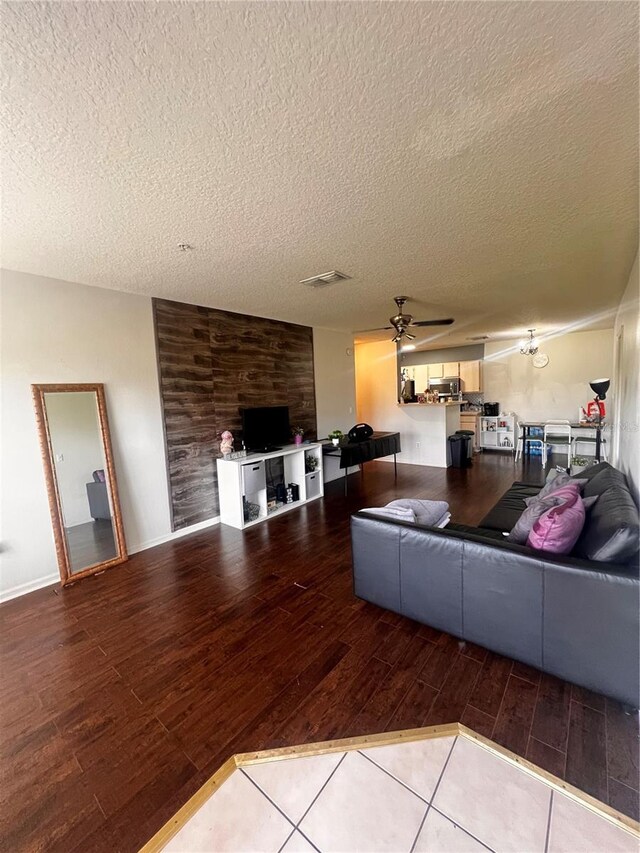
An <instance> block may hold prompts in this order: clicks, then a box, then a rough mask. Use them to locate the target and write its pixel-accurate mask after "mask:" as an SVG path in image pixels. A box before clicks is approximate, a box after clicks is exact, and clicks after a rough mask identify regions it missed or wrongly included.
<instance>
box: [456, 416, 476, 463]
mask: <svg viewBox="0 0 640 853" xmlns="http://www.w3.org/2000/svg"><path fill="white" fill-rule="evenodd" d="M460 429H470V430H472V431H473V433H474V435H473V440H472V444H473V452H474V453H477V452H478V451H479V450H480V426H479V422H478V415H477V414H476V413H475V412H460Z"/></svg>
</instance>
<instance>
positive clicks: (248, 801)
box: [164, 770, 292, 853]
mask: <svg viewBox="0 0 640 853" xmlns="http://www.w3.org/2000/svg"><path fill="white" fill-rule="evenodd" d="M291 829H292V826H291V824H290V823H289V821H288V820H286V818H284V817H283V816H282V815H281V814H280V812H279V811H278V810H277V809H276V808H275V807H274V806H273V805H272V804H271V803H270V802H269V800H268V799H267V798H266V797H265V796H264V794H261V793H260V791H258V789H257V788H256V786H255V785H254V784H253V783H252V782H250V781H249V779H247V777H246V776H244V775H243V774H242V773H241V772H240V771H239V770H234V772H233V773H232V774H231V776H230V777H229V778H228V779H227V780H226V782H224V783H223V784H222V785H221V786H220V788H219V789H218V791H216V793H215V794H214V795H213V796H212V797H211V798H210V799H209V800H207V802H206V803H205V804H204V805H203V806H202V807H201V808H200V809H199V811H198V812H196V814H195V815H194V816H193V817H192V818H191V820H189V822H188V823H187V824H185V826H183V827H182V829H181V830H180V831H179V832H178V833H177V835H175V836H174V837H173V838H172V839H171V841H170V842H169V843H168V844H167V846H166V847H165V848H164V849H165V850H167V851H173V853H201V851H202V853H204V851H206V853H211V851H216V853H231V851H233V853H241V851H242V853H256V851H260V853H267V851H269V852H270V851H274V853H275V851H278V850H280V848H281V847H282V845H283V844H284V842H285V841H286V840H287V838H288V837H289V834H290V833H291Z"/></svg>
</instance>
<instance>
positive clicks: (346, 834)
mask: <svg viewBox="0 0 640 853" xmlns="http://www.w3.org/2000/svg"><path fill="white" fill-rule="evenodd" d="M425 811H426V806H425V804H424V803H423V802H422V800H420V799H419V798H418V797H416V796H415V794H413V793H411V791H408V790H407V789H406V788H404V787H403V786H402V785H400V784H399V783H398V782H396V781H395V779H392V778H391V777H390V776H388V775H387V774H386V773H384V772H383V771H382V770H380V769H379V768H378V767H376V766H375V765H374V764H372V763H371V762H370V761H367V759H366V758H364V757H363V756H362V755H360V754H359V753H357V752H350V753H348V754H347V756H346V758H345V759H344V761H343V762H342V764H341V765H340V767H338V769H337V770H336V772H335V773H334V774H333V776H332V777H331V779H330V780H329V782H328V783H327V785H326V786H325V788H324V790H323V791H322V793H321V794H320V796H319V797H318V799H317V800H316V801H315V803H314V804H313V806H312V807H311V809H310V811H309V813H308V814H307V815H306V817H305V818H304V820H303V821H302V823H301V824H300V829H301V830H302V831H303V832H304V834H305V835H306V836H307V837H308V838H309V839H310V840H311V841H312V842H313V843H314V844H315V846H316V847H317V848H318V849H319V850H322V851H323V853H338V851H339V853H345V851H349V853H357V851H363V853H365V851H366V853H374V851H386V850H388V851H393V853H399V851H407V853H408V851H409V850H410V848H411V845H412V844H413V841H414V839H415V837H416V834H417V832H418V829H419V827H420V822H421V821H422V818H423V817H424V813H425Z"/></svg>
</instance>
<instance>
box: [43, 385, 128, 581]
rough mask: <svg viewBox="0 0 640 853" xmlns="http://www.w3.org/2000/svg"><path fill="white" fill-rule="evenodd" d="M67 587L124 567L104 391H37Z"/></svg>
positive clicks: (88, 388)
mask: <svg viewBox="0 0 640 853" xmlns="http://www.w3.org/2000/svg"><path fill="white" fill-rule="evenodd" d="M31 388H32V392H33V401H34V405H35V409H36V418H37V421H38V431H39V434H40V445H41V449H42V461H43V464H44V472H45V478H46V483H47V493H48V497H49V508H50V510H51V520H52V523H53V535H54V539H55V544H56V552H57V555H58V565H59V567H60V577H61V579H62V584H63V586H66V585H68V584H70V583H74V582H75V581H77V580H79V579H80V578H83V577H86V576H87V575H93V574H95V573H96V572H101V571H103V570H104V569H107V568H110V567H111V566H117V565H119V564H120V563H124V562H125V560H126V559H127V550H126V546H125V541H124V531H123V528H122V516H121V513H120V504H119V502H118V487H117V483H116V474H115V469H114V465H113V454H112V452H111V439H110V436H109V422H108V420H107V407H106V403H105V396H104V386H103V385H32V386H31Z"/></svg>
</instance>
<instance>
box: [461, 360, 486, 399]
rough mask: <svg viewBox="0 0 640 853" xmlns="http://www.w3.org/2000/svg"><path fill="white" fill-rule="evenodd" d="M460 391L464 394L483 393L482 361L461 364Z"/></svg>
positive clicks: (462, 362)
mask: <svg viewBox="0 0 640 853" xmlns="http://www.w3.org/2000/svg"><path fill="white" fill-rule="evenodd" d="M460 390H461V391H462V392H463V393H469V392H473V391H482V364H481V362H480V361H461V362H460Z"/></svg>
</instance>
